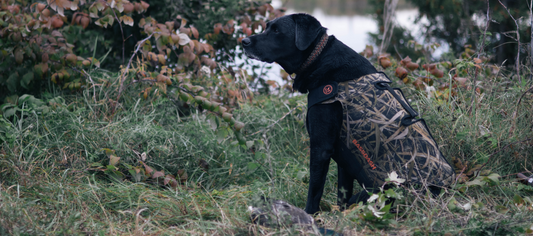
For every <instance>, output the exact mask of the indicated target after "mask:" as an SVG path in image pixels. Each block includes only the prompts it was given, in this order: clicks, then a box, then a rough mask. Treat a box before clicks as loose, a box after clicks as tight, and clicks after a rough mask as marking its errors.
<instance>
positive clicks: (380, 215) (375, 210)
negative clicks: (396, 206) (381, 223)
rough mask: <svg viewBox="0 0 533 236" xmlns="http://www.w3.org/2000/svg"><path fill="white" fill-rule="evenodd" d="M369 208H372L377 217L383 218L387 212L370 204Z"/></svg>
mask: <svg viewBox="0 0 533 236" xmlns="http://www.w3.org/2000/svg"><path fill="white" fill-rule="evenodd" d="M368 209H369V210H371V211H372V213H373V214H374V215H375V216H376V217H377V218H381V217H382V216H383V215H384V214H385V212H382V211H379V210H378V209H376V208H374V207H373V206H370V205H369V206H368Z"/></svg>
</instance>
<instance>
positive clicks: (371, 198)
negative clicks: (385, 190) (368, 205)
mask: <svg viewBox="0 0 533 236" xmlns="http://www.w3.org/2000/svg"><path fill="white" fill-rule="evenodd" d="M378 198H379V196H378V195H377V194H372V196H370V198H368V200H366V201H367V202H373V201H375V200H376V199H378Z"/></svg>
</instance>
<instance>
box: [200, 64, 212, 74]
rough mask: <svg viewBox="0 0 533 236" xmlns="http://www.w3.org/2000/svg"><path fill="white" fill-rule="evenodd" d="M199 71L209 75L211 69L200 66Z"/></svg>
mask: <svg viewBox="0 0 533 236" xmlns="http://www.w3.org/2000/svg"><path fill="white" fill-rule="evenodd" d="M200 71H201V72H202V73H204V74H205V75H207V76H210V75H211V70H210V69H209V67H207V66H202V68H201V69H200Z"/></svg>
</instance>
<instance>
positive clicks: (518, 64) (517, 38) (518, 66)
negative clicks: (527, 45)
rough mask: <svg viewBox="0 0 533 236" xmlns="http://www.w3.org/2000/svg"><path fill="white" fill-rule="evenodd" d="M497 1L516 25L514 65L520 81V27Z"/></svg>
mask: <svg viewBox="0 0 533 236" xmlns="http://www.w3.org/2000/svg"><path fill="white" fill-rule="evenodd" d="M498 2H499V3H500V4H501V5H502V6H503V8H505V10H506V11H507V14H509V16H510V17H511V19H513V21H514V24H515V25H516V42H518V50H517V54H516V62H515V67H516V76H518V83H522V79H521V78H520V46H521V45H520V33H519V31H518V30H519V29H520V28H519V27H518V22H517V21H516V19H515V18H514V16H513V14H511V12H510V11H509V9H508V8H507V7H506V6H505V5H503V3H502V1H500V0H498ZM532 34H533V33H532Z"/></svg>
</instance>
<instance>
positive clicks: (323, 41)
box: [296, 33, 328, 75]
mask: <svg viewBox="0 0 533 236" xmlns="http://www.w3.org/2000/svg"><path fill="white" fill-rule="evenodd" d="M327 43H328V34H327V33H325V34H324V35H322V39H321V40H320V42H319V43H318V44H317V45H316V46H315V49H314V50H313V52H311V55H309V57H308V58H307V60H306V61H305V62H304V63H303V64H302V65H301V66H300V68H298V70H297V71H296V74H297V75H298V74H300V73H302V72H303V71H305V70H306V69H307V67H308V66H309V65H311V63H313V62H314V61H315V60H316V58H317V57H318V55H320V53H321V52H322V49H324V47H325V46H326V44H327Z"/></svg>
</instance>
